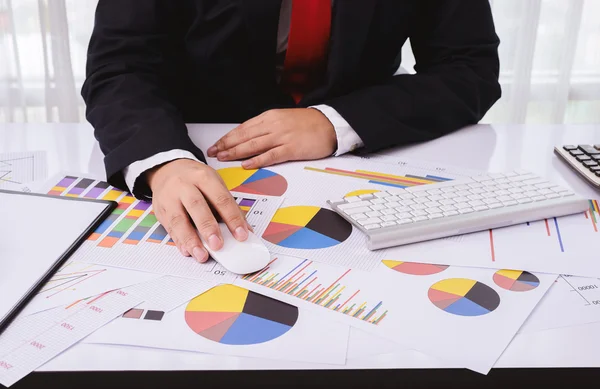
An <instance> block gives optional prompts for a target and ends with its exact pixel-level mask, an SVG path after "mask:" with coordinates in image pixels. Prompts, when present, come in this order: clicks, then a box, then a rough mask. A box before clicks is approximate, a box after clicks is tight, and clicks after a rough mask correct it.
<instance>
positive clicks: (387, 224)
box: [381, 221, 396, 227]
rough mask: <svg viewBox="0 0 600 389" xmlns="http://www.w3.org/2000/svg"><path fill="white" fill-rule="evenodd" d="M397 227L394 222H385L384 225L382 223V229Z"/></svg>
mask: <svg viewBox="0 0 600 389" xmlns="http://www.w3.org/2000/svg"><path fill="white" fill-rule="evenodd" d="M395 225H396V222H394V221H389V222H383V223H381V227H392V226H395Z"/></svg>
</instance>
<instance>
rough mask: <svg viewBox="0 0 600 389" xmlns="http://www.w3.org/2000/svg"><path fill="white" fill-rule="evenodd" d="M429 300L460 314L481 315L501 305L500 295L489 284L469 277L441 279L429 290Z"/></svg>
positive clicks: (443, 308) (442, 308) (448, 310)
mask: <svg viewBox="0 0 600 389" xmlns="http://www.w3.org/2000/svg"><path fill="white" fill-rule="evenodd" d="M427 295H428V297H429V300H430V301H431V302H432V303H433V304H434V305H435V306H436V307H438V308H439V309H441V310H443V311H446V312H448V313H451V314H453V315H459V316H481V315H485V314H488V313H490V312H493V311H494V310H495V309H496V308H498V306H499V305H500V296H498V293H496V291H495V290H494V289H492V288H490V287H489V286H487V285H485V284H483V283H481V282H479V281H475V280H469V279H467V278H449V279H446V280H442V281H439V282H437V283H435V284H433V286H432V287H431V288H429V292H428V294H427Z"/></svg>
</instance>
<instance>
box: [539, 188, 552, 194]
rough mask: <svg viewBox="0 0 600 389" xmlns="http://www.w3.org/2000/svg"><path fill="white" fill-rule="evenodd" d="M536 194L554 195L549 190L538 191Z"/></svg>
mask: <svg viewBox="0 0 600 389" xmlns="http://www.w3.org/2000/svg"><path fill="white" fill-rule="evenodd" d="M537 192H538V193H539V194H541V195H547V194H551V193H554V192H553V191H551V190H550V189H547V188H545V189H538V190H537Z"/></svg>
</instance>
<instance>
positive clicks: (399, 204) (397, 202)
mask: <svg viewBox="0 0 600 389" xmlns="http://www.w3.org/2000/svg"><path fill="white" fill-rule="evenodd" d="M401 206H402V204H401V203H400V202H399V201H392V202H390V203H386V204H385V207H386V208H396V207H401Z"/></svg>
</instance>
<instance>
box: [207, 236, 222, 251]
mask: <svg viewBox="0 0 600 389" xmlns="http://www.w3.org/2000/svg"><path fill="white" fill-rule="evenodd" d="M208 247H210V249H211V250H215V251H216V250H218V249H220V248H221V239H220V238H219V237H218V236H217V235H215V234H212V235H211V236H209V237H208Z"/></svg>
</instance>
